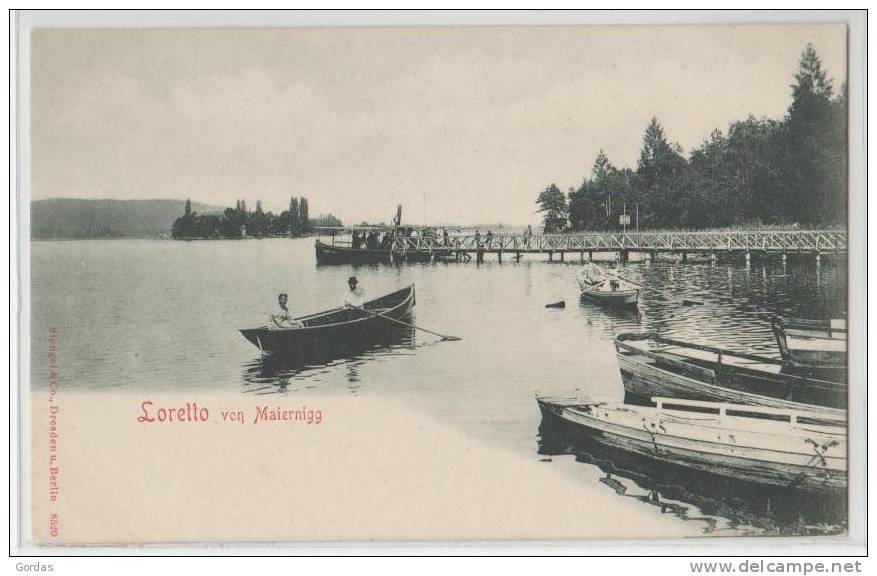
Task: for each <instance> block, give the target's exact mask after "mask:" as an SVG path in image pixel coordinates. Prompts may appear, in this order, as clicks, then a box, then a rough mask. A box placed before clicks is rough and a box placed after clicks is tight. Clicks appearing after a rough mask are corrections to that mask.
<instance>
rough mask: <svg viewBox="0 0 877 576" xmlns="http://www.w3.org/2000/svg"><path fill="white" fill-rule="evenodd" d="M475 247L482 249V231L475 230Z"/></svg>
mask: <svg viewBox="0 0 877 576" xmlns="http://www.w3.org/2000/svg"><path fill="white" fill-rule="evenodd" d="M475 247H476V248H478V249H479V250H480V249H481V231H480V230H475Z"/></svg>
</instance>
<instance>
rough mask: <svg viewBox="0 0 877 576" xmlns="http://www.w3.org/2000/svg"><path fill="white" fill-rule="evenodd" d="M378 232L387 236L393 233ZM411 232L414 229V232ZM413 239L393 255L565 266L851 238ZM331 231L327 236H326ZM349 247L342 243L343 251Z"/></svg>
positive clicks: (792, 248) (832, 250) (835, 247)
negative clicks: (607, 258)
mask: <svg viewBox="0 0 877 576" xmlns="http://www.w3.org/2000/svg"><path fill="white" fill-rule="evenodd" d="M351 230H355V229H351V228H346V229H331V232H332V241H333V243H334V242H335V239H336V233H342V234H344V233H345V232H349V231H351ZM363 230H378V231H379V232H381V233H386V232H391V229H389V228H387V229H363ZM409 230H410V229H409ZM413 230H414V232H413V233H411V234H410V235H409V234H398V233H397V234H394V235H393V240H392V252H393V254H395V255H397V256H398V257H399V259H400V260H401V259H405V257H406V256H409V255H411V256H413V255H418V256H420V257H423V256H424V255H430V254H432V255H436V256H437V257H444V258H448V257H453V258H457V259H462V260H469V259H471V258H472V256H475V259H476V261H479V262H480V261H483V259H484V256H485V255H486V254H491V255H496V257H497V259H498V260H499V261H502V259H503V255H506V256H509V257H512V258H518V259H520V257H521V255H523V254H546V255H548V258H549V260H554V258H555V257H557V258H558V259H559V260H561V261H563V260H565V258H566V257H567V256H568V255H575V256H578V257H579V259H580V260H584V259H585V258H589V259H590V258H593V255H594V254H595V253H607V252H608V253H615V254H616V255H617V257H618V259H619V260H621V261H626V260H627V259H628V257H629V256H630V254H642V255H647V256H649V257H651V258H654V257H655V256H656V255H658V254H676V255H680V256H681V258H682V259H683V260H684V259H686V258H687V256H688V255H689V254H711V255H723V254H739V255H747V256H749V255H752V254H755V255H768V254H782V255H785V254H810V255H815V256H817V257H818V256H819V255H821V254H845V253H846V251H847V234H846V231H844V230H797V229H789V230H775V229H771V230H738V231H733V230H732V231H694V232H677V231H660V232H627V233H622V232H573V233H566V234H528V233H527V232H519V231H515V232H507V231H503V230H500V231H499V232H496V233H491V234H490V235H488V234H486V233H480V232H478V233H476V232H474V231H472V230H465V231H457V232H452V233H449V234H448V235H447V236H445V235H444V234H443V233H442V232H441V229H440V228H439V229H438V230H436V229H432V228H423V227H419V228H415V229H413ZM328 231H330V229H323V230H321V231H320V232H321V234H325V233H326V232H328ZM344 244H347V245H349V243H347V242H344V241H343V240H340V239H339V245H344Z"/></svg>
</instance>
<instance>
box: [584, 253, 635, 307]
mask: <svg viewBox="0 0 877 576" xmlns="http://www.w3.org/2000/svg"><path fill="white" fill-rule="evenodd" d="M576 280H577V282H578V284H579V289H580V290H581V293H582V297H583V298H587V299H589V300H593V301H595V302H599V303H600V304H605V305H607V306H636V305H637V302H638V301H639V289H638V288H636V287H634V286H633V285H631V284H629V283H627V282H625V281H624V280H621V279H619V278H613V277H609V276H606V274H605V273H604V272H603V270H602V269H601V268H600V267H599V266H597V265H596V264H594V263H593V262H588V263H586V264H585V265H584V266H582V269H581V270H580V271H579V273H578V276H577V277H576Z"/></svg>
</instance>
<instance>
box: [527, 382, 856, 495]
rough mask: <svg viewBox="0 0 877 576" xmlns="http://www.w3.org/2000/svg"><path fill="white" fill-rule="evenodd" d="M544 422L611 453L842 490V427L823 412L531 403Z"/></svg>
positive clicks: (683, 404) (661, 402)
mask: <svg viewBox="0 0 877 576" xmlns="http://www.w3.org/2000/svg"><path fill="white" fill-rule="evenodd" d="M537 401H538V403H539V408H540V410H541V411H542V416H543V418H544V419H546V420H547V421H549V422H553V423H555V424H560V425H563V426H566V427H570V428H572V429H573V430H574V431H575V432H576V433H582V434H588V436H589V437H591V438H593V439H594V440H595V441H597V442H600V443H602V444H604V445H607V446H609V447H612V448H615V449H618V450H623V451H626V452H631V453H635V454H639V455H641V456H645V457H648V458H651V459H654V460H658V461H661V462H665V463H669V464H675V465H678V466H683V467H687V468H693V469H697V470H700V471H702V472H707V473H711V474H716V475H719V476H724V477H728V478H735V479H738V480H744V481H749V482H755V483H758V484H766V485H772V486H781V487H785V488H791V489H796V490H803V491H816V492H819V491H831V492H843V491H845V490H846V488H847V436H846V421H845V420H844V419H842V418H834V417H831V416H829V415H826V414H825V413H824V412H818V411H814V412H808V411H797V410H783V409H775V408H766V407H761V406H745V405H738V404H726V403H719V402H701V401H696V400H681V399H671V398H661V397H654V398H652V402H654V403H655V404H656V406H655V407H648V406H633V405H627V404H623V403H620V402H597V401H587V400H579V399H571V398H552V397H537Z"/></svg>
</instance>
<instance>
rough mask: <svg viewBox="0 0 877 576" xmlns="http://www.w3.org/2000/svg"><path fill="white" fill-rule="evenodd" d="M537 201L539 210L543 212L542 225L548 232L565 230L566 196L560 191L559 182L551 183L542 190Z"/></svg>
mask: <svg viewBox="0 0 877 576" xmlns="http://www.w3.org/2000/svg"><path fill="white" fill-rule="evenodd" d="M536 203H537V204H538V205H539V210H538V211H539V212H542V213H543V216H542V225H543V228H544V230H545V233H546V234H553V233H557V232H563V231H564V230H565V229H566V224H567V204H566V196H565V195H564V193H563V192H561V191H560V189H559V188H558V187H557V184H551V186H549V187H548V188H546V189H545V190H543V191H542V192H540V193H539V197H538V198H537V199H536Z"/></svg>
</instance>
